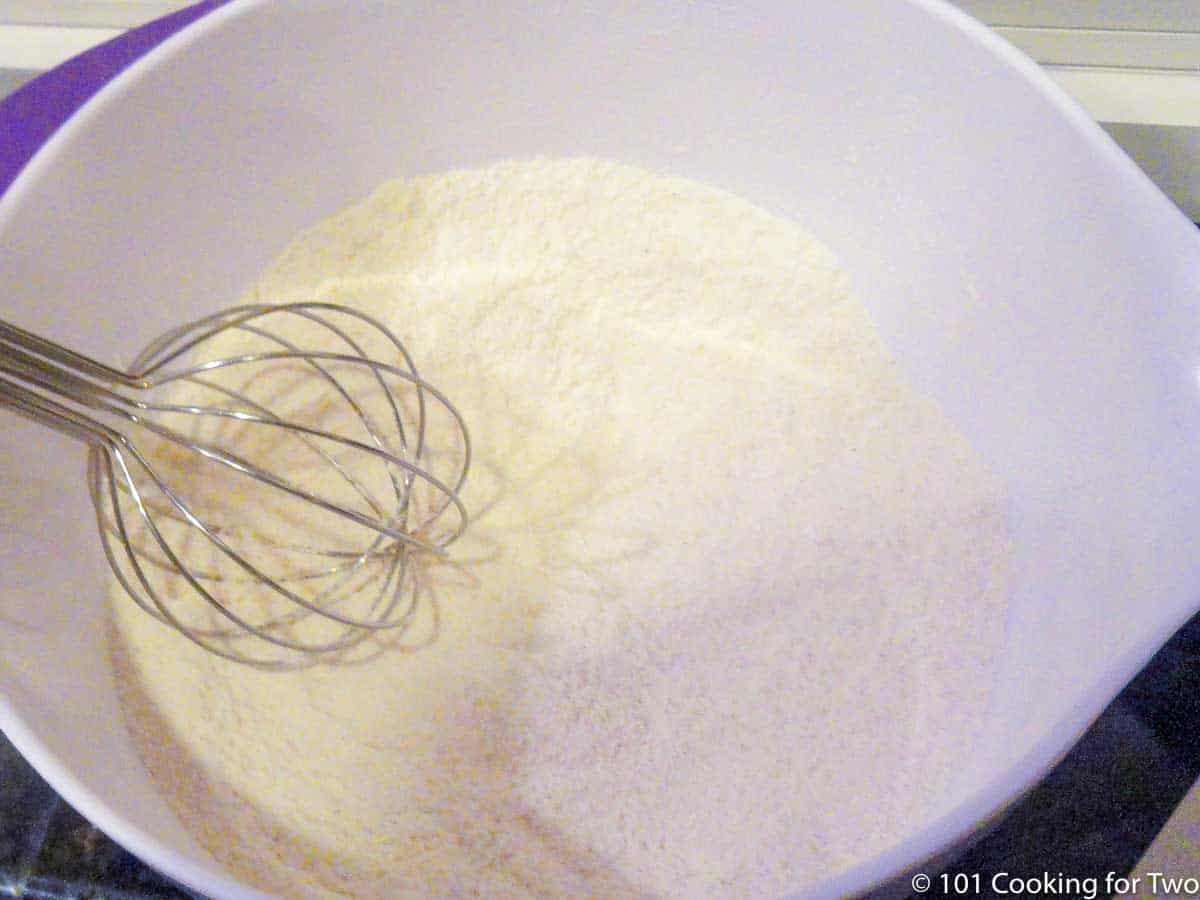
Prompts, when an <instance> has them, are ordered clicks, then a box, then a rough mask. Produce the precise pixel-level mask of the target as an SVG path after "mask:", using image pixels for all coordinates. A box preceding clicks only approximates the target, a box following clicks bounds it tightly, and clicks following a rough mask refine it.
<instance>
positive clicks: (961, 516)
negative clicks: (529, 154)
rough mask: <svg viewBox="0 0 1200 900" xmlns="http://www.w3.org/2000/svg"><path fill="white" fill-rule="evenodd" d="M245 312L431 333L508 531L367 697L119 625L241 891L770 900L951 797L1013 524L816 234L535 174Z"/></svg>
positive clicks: (404, 211) (374, 229) (430, 610)
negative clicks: (301, 308)
mask: <svg viewBox="0 0 1200 900" xmlns="http://www.w3.org/2000/svg"><path fill="white" fill-rule="evenodd" d="M251 293H252V295H253V296H254V297H256V298H264V299H266V298H269V299H271V300H280V301H282V300H289V299H322V300H330V301H334V302H338V303H344V304H348V305H352V306H356V307H358V308H361V309H363V310H366V311H368V312H370V313H372V314H373V315H376V316H378V317H380V318H381V319H382V320H384V321H385V322H386V323H387V324H389V325H390V326H391V327H392V328H393V329H394V330H395V331H396V332H397V333H398V334H400V336H401V337H402V338H403V339H404V341H405V342H406V343H407V344H408V346H409V347H410V348H412V350H413V351H414V354H415V355H416V358H417V363H418V366H419V367H420V368H421V370H422V372H423V374H425V375H426V377H428V378H429V379H430V381H432V382H433V383H434V384H436V385H438V386H439V387H441V388H442V389H444V390H445V391H446V392H447V394H448V395H449V396H450V397H451V398H452V399H453V400H454V402H455V403H456V405H458V406H459V408H460V409H461V410H462V412H463V414H464V416H465V418H466V421H467V422H468V424H469V425H470V427H471V429H472V434H473V437H474V439H475V440H476V451H477V457H476V458H477V463H476V467H475V469H474V470H473V473H472V480H471V482H470V483H469V490H468V494H467V503H468V506H469V507H470V508H471V509H472V510H473V511H474V512H476V514H477V517H478V518H477V521H476V522H475V523H474V524H473V525H472V528H471V530H470V531H469V532H468V536H467V538H465V539H464V541H463V542H462V543H460V544H457V545H455V549H456V558H457V559H458V560H459V561H460V562H461V563H462V565H461V566H459V567H451V566H443V567H441V568H439V569H436V570H433V571H431V572H430V573H429V577H430V579H431V580H432V582H433V583H434V585H435V587H436V604H429V605H427V606H426V607H424V608H423V610H422V615H421V620H420V621H419V623H418V625H417V627H415V628H414V630H413V631H411V632H410V633H408V634H407V635H406V636H405V645H404V646H402V647H390V648H389V649H388V650H387V652H385V653H383V654H381V655H379V656H378V657H377V658H375V659H373V660H372V661H371V662H369V663H367V664H362V665H352V666H337V667H329V666H322V667H318V668H315V669H310V670H306V671H301V672H291V673H284V674H279V673H264V672H260V671H255V670H252V669H249V668H246V667H240V666H237V665H232V664H228V663H226V662H224V661H222V660H219V659H217V658H215V657H212V656H210V655H207V654H205V653H203V652H202V651H200V650H198V649H196V648H194V647H192V646H191V645H189V644H188V643H187V642H185V641H183V640H181V639H179V638H178V637H177V636H176V635H174V634H173V633H171V632H170V631H168V630H167V629H165V628H163V627H162V626H160V625H159V624H158V623H156V622H154V621H152V620H151V619H150V618H149V617H147V616H145V615H144V614H142V613H141V612H140V611H138V610H137V609H136V608H135V607H134V606H133V604H132V603H130V602H129V601H128V600H126V599H125V598H124V597H120V596H118V597H116V598H115V602H114V610H115V612H114V620H115V623H116V628H115V629H114V641H113V647H114V655H115V657H116V658H117V662H118V664H119V665H120V666H121V667H122V669H123V671H124V676H123V677H124V682H125V685H124V690H125V697H124V701H125V706H126V710H127V713H128V717H129V723H130V728H131V731H132V733H133V734H134V736H135V739H136V740H137V741H138V743H139V746H140V748H141V750H142V753H143V755H144V757H145V759H146V762H147V765H148V766H149V768H150V770H151V772H152V773H153V775H154V776H155V778H156V779H157V781H158V783H159V784H160V785H161V787H162V789H163V791H164V792H165V794H166V795H167V796H168V798H169V799H170V801H171V803H172V804H173V806H174V808H175V809H176V810H177V812H178V814H179V815H180V817H181V819H182V820H183V821H184V822H185V824H186V825H187V826H188V828H189V829H190V830H191V831H192V832H193V833H194V834H195V835H196V836H197V837H198V839H199V840H200V842H201V843H202V844H203V845H204V846H205V847H206V848H208V849H209V850H210V851H211V852H212V853H213V854H214V855H215V856H216V857H217V858H218V859H219V860H220V861H221V862H222V863H223V864H225V865H226V866H227V867H229V868H230V869H231V870H233V871H234V872H235V873H237V874H238V875H239V876H241V877H242V878H244V879H245V880H247V881H248V882H251V883H253V884H256V885H259V886H261V887H263V888H266V889H268V890H273V891H276V892H278V893H280V894H283V895H286V896H288V897H330V896H336V895H342V896H354V897H380V898H394V897H400V896H413V897H430V896H486V897H509V896H512V897H518V896H571V897H574V896H598V897H618V896H620V897H626V896H678V897H689V898H690V897H747V896H755V897H761V896H770V895H772V894H782V893H785V892H787V891H789V890H794V889H798V888H801V887H803V886H804V885H805V884H808V883H811V882H812V881H813V880H815V879H817V878H820V877H824V876H827V875H829V874H832V873H833V872H834V871H836V870H838V869H840V868H843V867H845V866H847V865H849V864H851V863H853V862H855V861H857V860H860V859H862V858H865V857H867V856H869V855H871V854H873V853H875V852H877V851H880V850H882V849H883V848H884V847H885V846H886V845H888V844H889V843H891V842H894V841H896V840H897V839H899V838H900V837H901V836H903V835H904V834H906V833H908V832H909V831H911V830H912V829H914V828H915V827H917V826H918V825H919V824H920V823H921V822H922V821H923V820H925V819H926V818H927V817H928V816H929V815H931V814H932V813H933V812H934V811H936V810H937V809H940V808H942V806H943V805H944V804H945V803H946V802H947V800H948V799H949V798H948V795H947V794H946V786H947V781H948V777H949V776H948V772H949V771H950V769H951V767H952V766H953V765H954V764H955V761H956V760H960V759H961V758H962V757H963V755H964V754H968V753H970V752H971V750H972V747H973V743H972V742H973V739H974V736H975V733H976V730H977V728H978V726H979V724H980V722H981V721H982V719H983V716H984V708H985V703H986V696H987V692H988V689H989V686H990V683H991V678H992V665H993V659H994V652H995V649H996V647H997V644H998V641H999V635H1000V630H1001V622H1002V616H1003V610H1004V603H1005V594H1006V581H1005V579H1006V575H1005V563H1006V558H1007V539H1006V536H1005V530H1004V527H1003V523H1002V515H1001V504H1000V492H999V489H998V486H997V485H996V483H995V482H994V480H993V479H992V478H991V477H990V476H989V475H988V473H987V472H986V471H985V470H984V468H983V467H982V465H981V464H980V462H979V461H978V460H977V459H976V457H975V456H974V454H973V453H972V451H971V449H970V448H969V447H968V446H967V444H966V442H965V441H964V440H963V438H962V437H960V436H959V435H958V434H957V433H956V432H955V431H954V430H953V429H952V428H951V426H950V425H949V424H948V423H947V422H945V421H944V419H943V418H942V417H941V416H940V415H939V413H938V411H937V409H936V408H935V407H934V406H933V405H932V404H930V403H929V402H927V401H925V400H923V399H921V398H920V397H918V396H916V395H914V394H913V392H912V391H911V390H910V389H909V388H908V387H907V386H906V385H905V383H904V381H903V379H902V377H901V375H900V373H899V372H898V371H897V370H896V367H895V364H894V363H893V362H892V360H891V359H890V358H889V356H888V354H887V352H886V350H885V349H884V347H883V345H882V343H881V342H880V339H879V338H878V336H877V335H876V333H875V331H874V330H873V328H872V326H871V323H870V321H869V319H868V317H867V314H866V312H865V310H864V308H863V307H862V306H861V305H860V304H859V303H858V302H857V301H856V300H855V299H854V298H853V296H852V295H851V294H850V293H849V291H848V287H847V283H846V279H845V278H844V276H843V275H842V273H841V272H840V271H839V269H838V268H837V265H836V263H835V261H834V259H833V258H832V256H831V254H830V253H829V252H828V251H827V250H826V249H825V248H823V247H822V246H821V245H820V244H818V243H816V242H815V241H814V240H813V239H812V238H810V237H809V236H808V235H806V234H805V233H804V232H803V231H801V230H800V229H799V228H797V227H795V226H794V225H792V224H790V223H787V222H784V221H781V220H780V219H778V218H775V217H773V216H771V215H769V214H767V213H765V212H763V211H761V210H759V209H757V208H755V207H752V206H750V205H748V204H746V203H744V202H742V201H740V200H738V199H735V198H733V197H730V196H729V195H727V194H723V193H720V192H718V191H715V190H712V189H709V188H706V187H702V186H699V185H696V184H694V183H690V182H686V181H682V180H678V179H671V178H663V177H658V176H655V175H651V174H649V173H646V172H642V171H639V170H636V169H632V168H628V167H624V166H619V165H614V164H608V163H601V162H595V161H538V162H520V163H505V164H502V165H497V166H493V167H491V168H488V169H484V170H481V171H470V172H456V173H451V174H448V175H442V176H437V177H431V178H423V179H418V180H416V181H400V182H394V183H391V184H388V185H385V186H384V187H383V188H381V189H380V190H379V191H378V192H377V193H376V194H374V195H373V196H372V197H371V198H369V199H368V200H367V201H365V202H364V203H362V204H360V205H358V206H356V207H354V208H352V209H350V210H348V211H346V212H344V213H342V214H341V215H339V216H336V217H334V218H332V219H330V220H329V221H327V222H325V223H323V224H321V225H319V226H318V227H316V228H314V229H312V230H311V231H309V232H307V233H306V234H304V235H302V236H301V237H300V238H299V239H298V240H297V241H296V242H295V243H294V244H293V245H292V246H291V247H290V248H289V249H288V250H287V251H286V252H285V253H284V254H283V255H282V256H281V257H280V259H279V260H277V261H276V262H275V264H273V265H272V266H271V267H270V268H269V269H268V270H267V272H266V273H265V274H264V275H263V277H262V278H261V280H260V281H259V282H258V284H257V285H256V286H255V287H254V289H253V290H252V292H251ZM430 638H432V640H430Z"/></svg>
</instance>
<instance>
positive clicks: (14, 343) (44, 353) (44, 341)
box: [0, 319, 144, 387]
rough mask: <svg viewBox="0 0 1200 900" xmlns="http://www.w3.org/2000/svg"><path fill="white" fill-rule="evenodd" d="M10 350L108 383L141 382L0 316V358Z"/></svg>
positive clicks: (136, 383) (131, 383)
mask: <svg viewBox="0 0 1200 900" xmlns="http://www.w3.org/2000/svg"><path fill="white" fill-rule="evenodd" d="M10 350H23V351H25V352H26V353H28V354H33V355H35V356H38V357H41V358H42V359H44V360H48V361H50V362H53V363H57V364H58V366H60V367H62V368H65V369H67V370H68V371H71V372H76V373H78V374H80V375H84V376H87V377H89V378H96V379H99V380H100V381H103V382H107V383H108V384H123V385H127V386H128V387H143V386H144V384H143V382H142V381H141V380H140V379H138V378H136V377H134V376H132V375H130V374H129V373H127V372H123V371H122V370H120V369H114V368H113V367H112V366H106V365H105V364H104V363H102V362H99V361H97V360H94V359H92V358H91V357H89V356H84V355H83V354H82V353H76V352H75V351H74V350H71V349H69V348H67V347H64V346H63V345H62V344H58V343H55V342H54V341H52V340H49V339H48V338H44V337H41V336H40V335H36V334H34V333H33V332H32V331H26V330H25V329H24V328H21V327H20V326H17V325H14V324H12V323H11V322H6V321H4V320H3V319H0V358H2V357H4V356H5V355H6V354H7V352H8V351H10Z"/></svg>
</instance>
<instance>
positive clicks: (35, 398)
mask: <svg viewBox="0 0 1200 900" xmlns="http://www.w3.org/2000/svg"><path fill="white" fill-rule="evenodd" d="M112 384H121V385H126V386H133V387H136V386H140V383H139V382H138V380H137V379H135V378H132V377H131V376H129V375H127V374H126V373H124V372H121V371H119V370H117V369H113V368H111V367H109V366H106V365H104V364H103V363H99V362H96V361H95V360H93V359H90V358H88V357H86V356H83V355H81V354H78V353H75V352H74V351H72V350H68V349H67V348H66V347H62V346H61V345H59V344H56V343H54V342H53V341H49V340H46V339H45V338H42V337H39V336H38V335H35V334H33V333H31V332H28V331H26V330H24V329H23V328H19V327H18V326H16V325H13V324H11V323H9V322H5V321H3V320H2V319H0V406H3V407H6V408H9V409H12V410H14V411H16V412H18V413H21V414H22V415H24V416H25V417H26V418H30V419H33V420H35V421H37V422H40V423H42V424H45V425H49V426H51V427H53V428H56V429H58V430H59V431H61V432H63V433H65V434H69V435H70V436H72V437H76V438H79V439H81V440H86V441H88V442H89V443H95V442H97V441H101V442H105V443H111V441H112V440H113V439H114V438H117V437H119V435H118V433H117V432H115V431H113V430H112V429H110V428H108V427H107V426H106V425H104V424H103V423H102V422H99V421H97V420H96V419H95V418H94V417H92V416H90V415H88V414H87V413H85V412H83V411H82V409H94V410H99V411H106V412H109V413H117V414H119V415H122V416H124V417H126V418H129V416H130V413H129V409H130V407H134V408H136V407H137V405H138V404H137V403H136V402H135V401H132V400H130V399H129V398H126V397H124V396H122V395H121V394H118V393H117V392H115V391H113V390H111V389H110V387H109V385H112ZM68 404H72V405H68ZM81 408H82V409H81Z"/></svg>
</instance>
